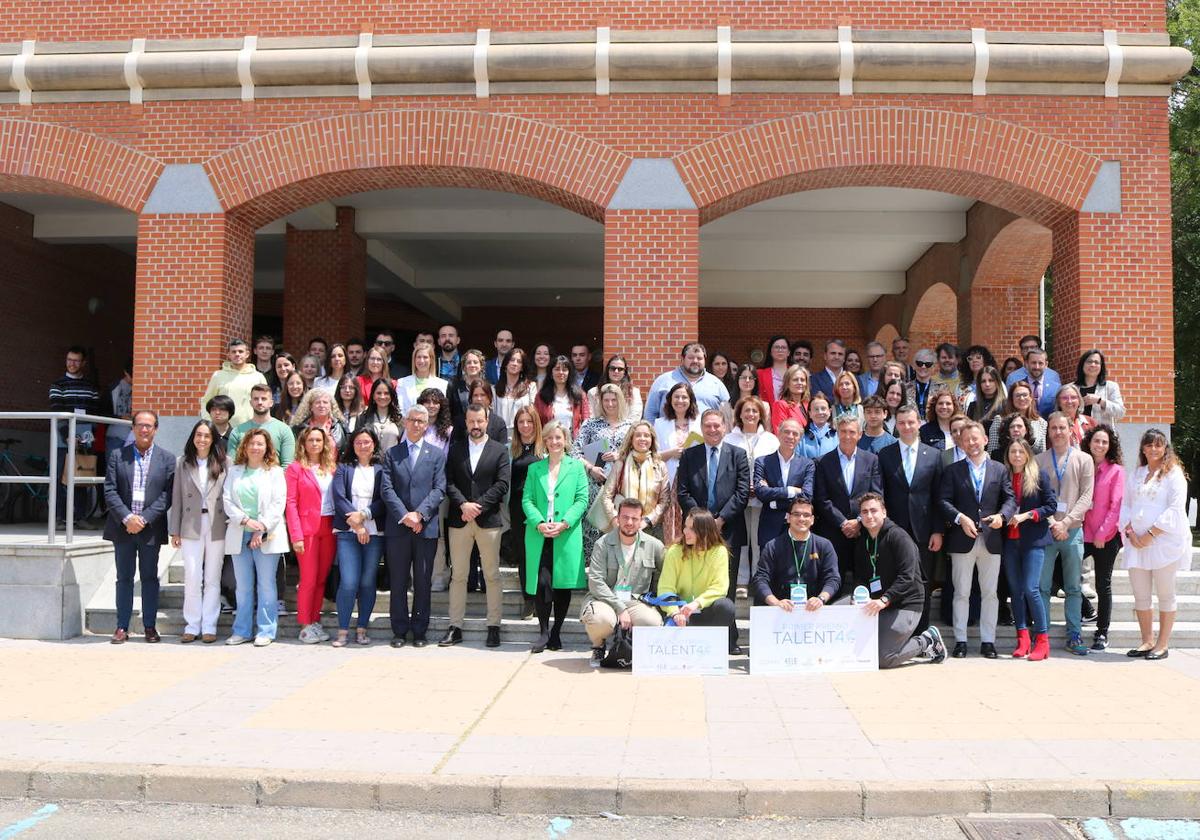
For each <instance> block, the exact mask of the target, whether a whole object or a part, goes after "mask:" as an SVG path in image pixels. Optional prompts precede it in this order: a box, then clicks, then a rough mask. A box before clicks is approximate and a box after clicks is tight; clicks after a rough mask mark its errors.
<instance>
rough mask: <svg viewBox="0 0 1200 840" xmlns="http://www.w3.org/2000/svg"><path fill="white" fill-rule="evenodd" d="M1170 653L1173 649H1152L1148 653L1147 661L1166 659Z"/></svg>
mask: <svg viewBox="0 0 1200 840" xmlns="http://www.w3.org/2000/svg"><path fill="white" fill-rule="evenodd" d="M1170 655H1171V651H1170V649H1168V648H1163V649H1162V650H1151V651H1148V652H1147V653H1146V661H1147V662H1157V661H1158V660H1160V659H1166V658H1167V657H1168V656H1170Z"/></svg>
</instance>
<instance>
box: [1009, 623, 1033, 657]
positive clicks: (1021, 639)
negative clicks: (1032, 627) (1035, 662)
mask: <svg viewBox="0 0 1200 840" xmlns="http://www.w3.org/2000/svg"><path fill="white" fill-rule="evenodd" d="M1012 655H1013V659H1024V658H1025V657H1026V656H1028V655H1029V631H1028V630H1018V631H1017V649H1016V650H1014V651H1013V653H1012Z"/></svg>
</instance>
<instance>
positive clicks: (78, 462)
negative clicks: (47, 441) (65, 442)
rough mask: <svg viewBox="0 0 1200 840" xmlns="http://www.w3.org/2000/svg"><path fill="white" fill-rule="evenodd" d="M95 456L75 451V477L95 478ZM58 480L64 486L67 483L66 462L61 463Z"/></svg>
mask: <svg viewBox="0 0 1200 840" xmlns="http://www.w3.org/2000/svg"><path fill="white" fill-rule="evenodd" d="M96 463H97V457H96V456H95V455H91V454H89V453H87V452H76V453H75V477H76V478H95V476H96ZM59 482H60V483H61V484H62V485H63V486H64V487H65V486H66V484H67V470H66V464H65V463H64V464H63V471H62V475H61V476H59Z"/></svg>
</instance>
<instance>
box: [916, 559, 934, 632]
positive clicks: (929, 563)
mask: <svg viewBox="0 0 1200 840" xmlns="http://www.w3.org/2000/svg"><path fill="white" fill-rule="evenodd" d="M917 545H918V547H919V548H920V551H921V578H922V580H921V584H922V586H924V587H925V601H924V603H923V604H922V606H921V618H920V619H919V620H918V621H917V627H916V629H915V630H914V631H913V635H914V636H915V635H919V634H921V633H924V632H925V630H926V629H928V627H929V619H930V615H929V613H930V609H931V607H932V606H933V569H934V562H935V561H936V559H937V555H935V554H934V553H933V552H932V551H930V550H929V541H928V540H926V541H925V544H924V545H921V544H920V543H917Z"/></svg>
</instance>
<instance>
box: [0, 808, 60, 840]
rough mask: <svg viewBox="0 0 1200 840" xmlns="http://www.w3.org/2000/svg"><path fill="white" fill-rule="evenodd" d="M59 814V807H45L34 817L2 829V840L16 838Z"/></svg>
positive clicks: (0, 836)
mask: <svg viewBox="0 0 1200 840" xmlns="http://www.w3.org/2000/svg"><path fill="white" fill-rule="evenodd" d="M56 813H58V806H57V805H43V806H42V807H41V808H38V809H37V811H35V812H34V814H33V816H32V817H26V818H25V819H23V820H17V822H15V823H13V824H12V825H8V826H5V827H4V828H0V840H9V838H10V837H16V836H17V835H18V834H20V833H21V832H22V831H28V830H29V829H31V828H33V827H34V826H35V825H37V824H38V823H40V822H41V821H42V820H46V819H49V818H50V817H52V816H54V815H55V814H56Z"/></svg>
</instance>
